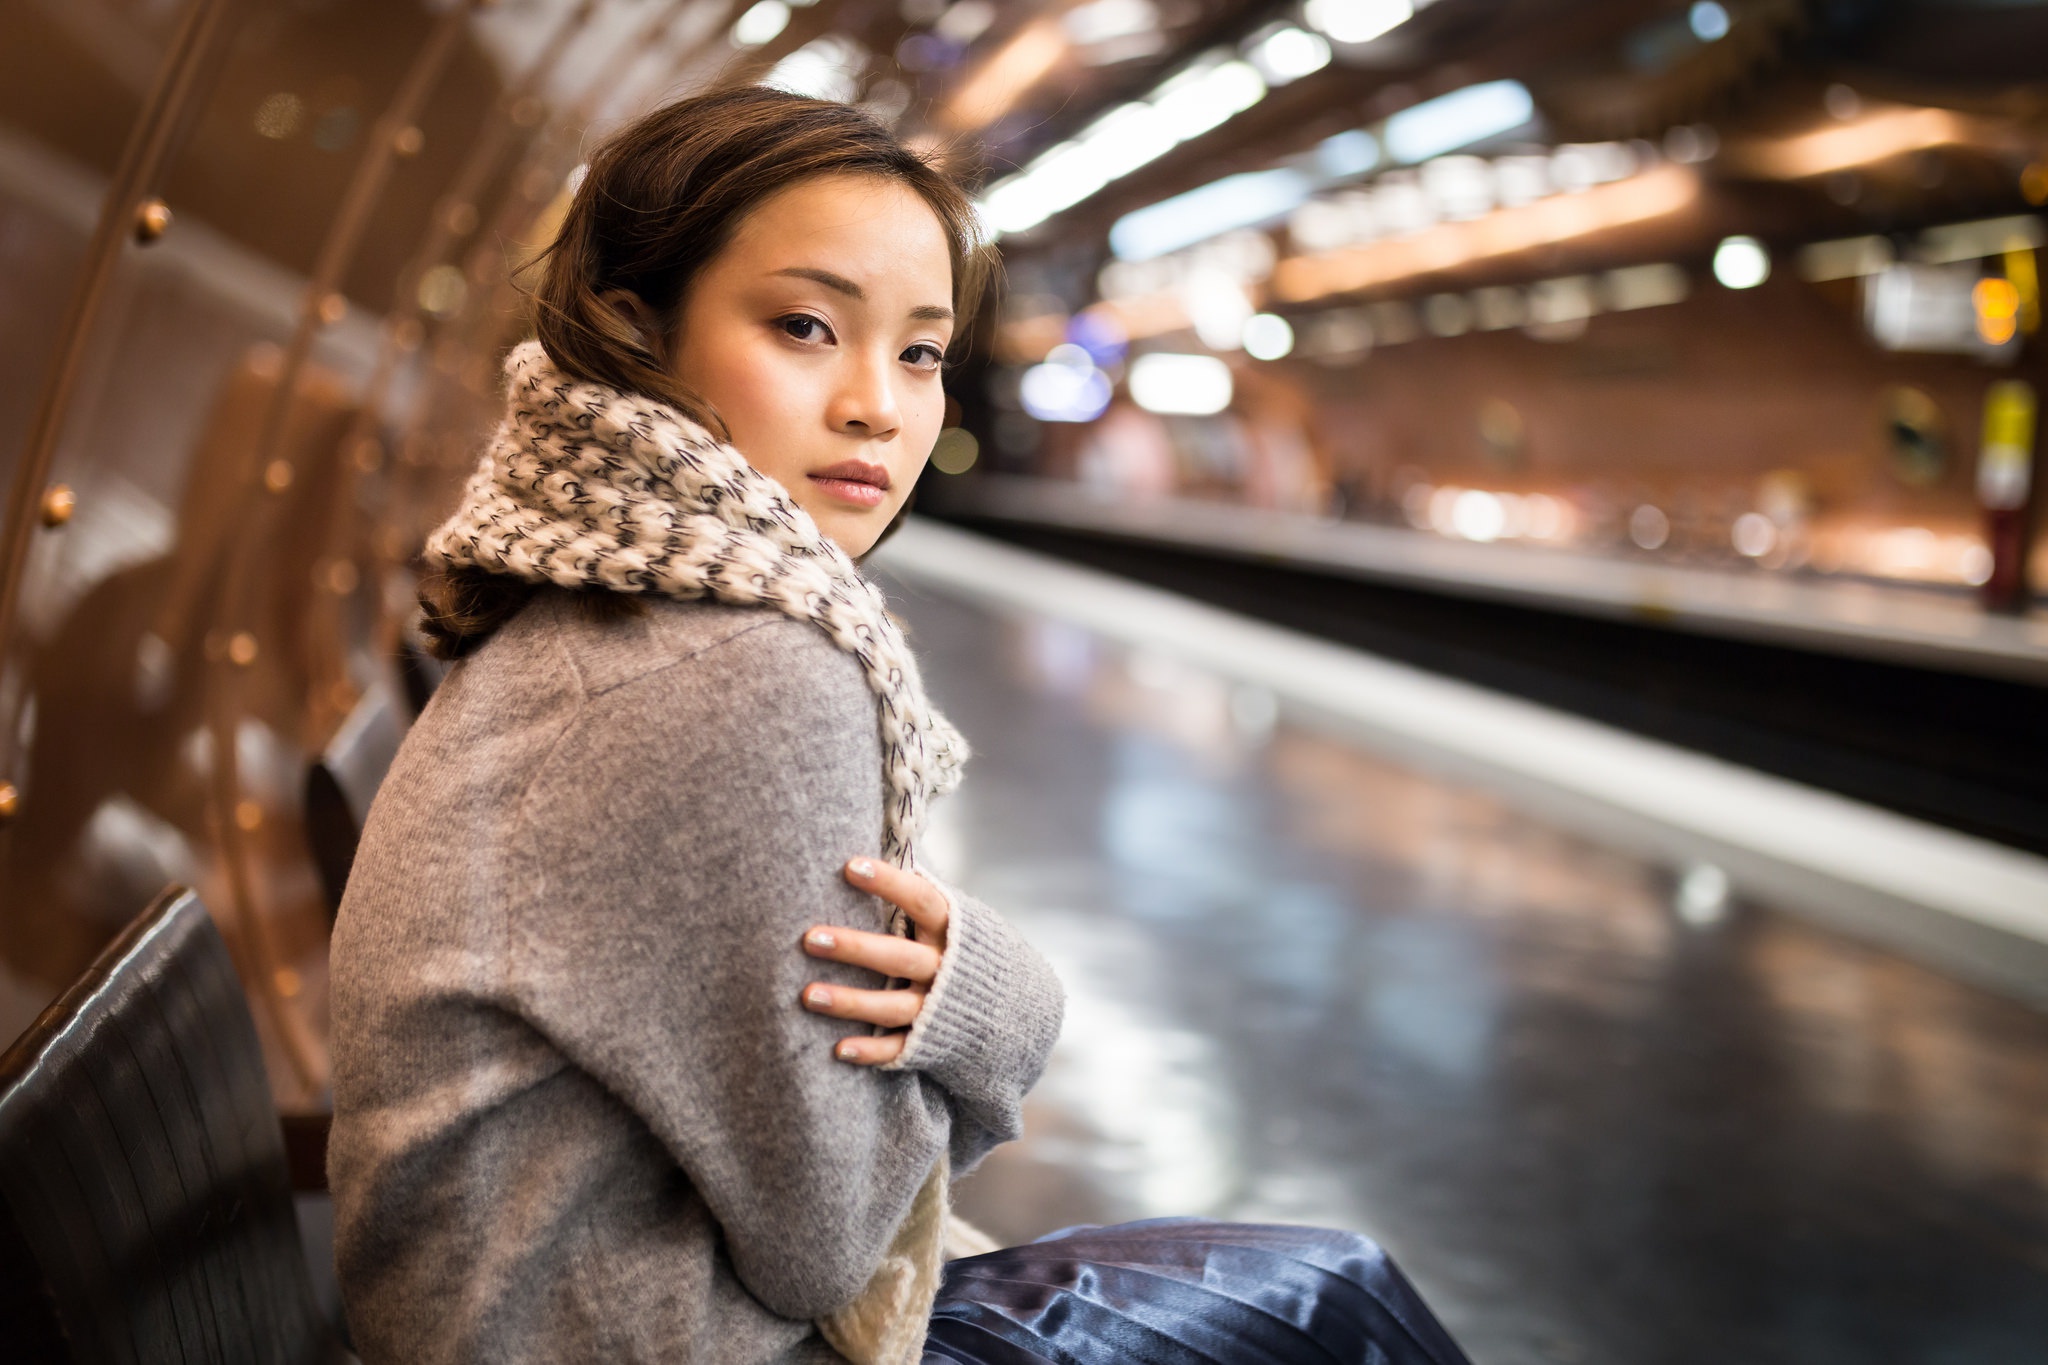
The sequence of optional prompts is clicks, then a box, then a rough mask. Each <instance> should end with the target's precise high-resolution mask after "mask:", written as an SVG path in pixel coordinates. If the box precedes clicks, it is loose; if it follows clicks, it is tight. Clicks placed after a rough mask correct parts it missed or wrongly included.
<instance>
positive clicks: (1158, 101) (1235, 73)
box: [980, 56, 1266, 237]
mask: <svg viewBox="0 0 2048 1365" xmlns="http://www.w3.org/2000/svg"><path fill="white" fill-rule="evenodd" d="M1265 95H1266V81H1265V78H1264V77H1262V76H1261V75H1259V73H1258V70H1257V68H1255V67H1253V66H1252V65H1251V64H1250V63H1249V62H1243V61H1237V60H1234V59H1229V60H1219V59H1216V58H1214V57H1213V56H1212V57H1211V58H1209V59H1205V60H1203V61H1199V62H1196V63H1195V64H1193V65H1192V66H1190V67H1188V68H1187V69H1185V70H1183V71H1181V72H1180V73H1179V74H1177V75H1175V76H1174V77H1173V78H1172V79H1170V80H1167V81H1165V82H1163V83H1162V84H1160V86H1159V87H1158V88H1157V89H1156V90H1154V91H1153V92H1152V94H1151V96H1150V97H1149V98H1148V99H1146V100H1141V101H1134V102H1132V103H1129V104H1125V105H1121V106H1119V107H1118V108H1116V109H1113V110H1111V111H1110V112H1109V113H1108V114H1105V115H1104V116H1103V117H1101V118H1099V119H1097V120H1096V121H1095V122H1094V123H1092V124H1090V125H1089V126H1088V127H1087V128H1086V129H1084V130H1082V132H1081V133H1080V134H1079V135H1077V136H1076V137H1075V138H1074V139H1073V140H1072V141H1069V142H1063V143H1060V144H1059V145H1058V146H1056V147H1054V148H1052V149H1051V150H1049V151H1047V152H1046V153H1045V154H1043V155H1042V156H1040V157H1038V158H1037V159H1035V160H1034V161H1032V162H1031V164H1030V165H1028V166H1026V167H1025V168H1024V169H1023V170H1022V171H1020V172H1018V173H1017V174H1016V175H1013V176H1010V177H1008V178H1007V179H1005V180H1002V181H1000V182H998V183H997V184H996V185H995V186H994V187H993V188H992V189H990V190H989V192H988V194H987V195H986V196H985V197H984V198H983V199H982V201H981V206H980V207H981V212H982V216H983V218H984V220H986V222H987V223H988V225H989V227H990V228H991V229H992V230H993V233H994V235H995V236H998V237H1000V236H1002V235H1004V234H1006V233H1013V232H1024V231H1027V230H1029V229H1030V228H1033V227H1036V226H1037V225H1038V224H1040V223H1042V222H1044V221H1045V220H1046V219H1048V218H1050V217H1052V216H1053V215H1054V214H1056V213H1059V212H1060V211H1062V210H1064V209H1068V208H1071V207H1073V206H1074V205H1075V204H1078V203H1080V202H1081V201H1082V200H1083V199H1086V198H1087V197H1088V196H1089V195H1091V194H1094V193H1095V192H1096V191H1097V190H1099V189H1101V188H1102V187H1103V186H1104V185H1107V184H1109V183H1110V182H1111V181H1113V180H1118V179H1121V178H1122V177H1124V176H1126V175H1129V174H1130V173H1131V172H1132V171H1135V170H1137V169H1138V168H1139V167H1141V166H1144V165H1147V164H1149V163H1150V162H1152V161H1155V160H1157V159H1158V158H1159V157H1161V156H1164V155H1165V154H1166V153H1167V152H1170V151H1172V150H1173V149H1174V147H1176V146H1178V145H1179V144H1180V143H1182V142H1186V141H1187V140H1188V139H1190V138H1194V137H1199V136H1200V135H1201V134H1203V133H1206V132H1208V131H1209V130H1210V129H1211V128H1214V127H1216V126H1217V125H1218V124H1220V123H1223V122H1225V121H1227V120H1228V119H1229V118H1230V117H1231V116H1232V115H1234V114H1237V113H1241V112H1243V111H1244V110H1246V109H1249V108H1251V107H1252V106H1253V105H1255V104H1257V103H1258V102H1259V101H1260V100H1261V99H1264V98H1265Z"/></svg>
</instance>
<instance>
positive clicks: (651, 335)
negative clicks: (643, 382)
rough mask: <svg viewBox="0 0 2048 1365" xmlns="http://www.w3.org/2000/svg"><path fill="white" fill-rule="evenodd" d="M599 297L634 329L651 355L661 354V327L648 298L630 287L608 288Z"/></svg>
mask: <svg viewBox="0 0 2048 1365" xmlns="http://www.w3.org/2000/svg"><path fill="white" fill-rule="evenodd" d="M597 297H598V301H599V302H601V303H603V304H604V305H605V306H606V307H607V308H609V309H611V310H612V311H613V312H614V313H617V314H618V315H619V317H620V318H621V319H623V320H624V322H625V324H626V325H627V326H628V327H631V328H632V329H633V334H634V335H635V336H637V337H639V338H640V345H641V346H642V347H644V348H645V349H646V351H647V353H648V354H649V355H660V354H661V346H660V345H659V342H660V338H661V327H660V324H659V323H657V322H656V321H655V317H654V310H653V309H652V308H649V307H648V306H647V300H645V299H643V298H641V297H640V296H639V295H638V294H636V293H634V292H633V291H632V290H630V289H607V290H605V292H604V293H602V294H599V295H598V296H597Z"/></svg>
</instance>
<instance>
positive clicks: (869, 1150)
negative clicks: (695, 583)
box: [328, 590, 1061, 1365]
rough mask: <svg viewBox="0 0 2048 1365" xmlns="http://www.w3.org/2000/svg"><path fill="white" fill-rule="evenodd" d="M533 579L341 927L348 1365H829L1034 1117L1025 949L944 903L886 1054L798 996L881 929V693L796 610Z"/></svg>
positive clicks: (340, 1178)
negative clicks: (914, 1241) (945, 936)
mask: <svg viewBox="0 0 2048 1365" xmlns="http://www.w3.org/2000/svg"><path fill="white" fill-rule="evenodd" d="M647 606H648V610H647V611H646V612H645V613H643V614H641V615H638V616H633V617H627V618H625V619H623V620H614V621H607V622H602V623H600V622H596V621H592V620H590V619H587V618H586V616H585V615H584V613H583V612H582V611H581V610H580V609H579V608H578V607H577V605H576V604H575V603H574V602H573V601H572V600H571V599H570V598H569V597H568V595H567V594H564V593H560V592H556V591H552V590H551V591H548V592H545V593H543V594H542V595H541V596H540V597H539V598H538V599H537V600H536V601H535V603H534V604H533V605H532V606H530V607H529V608H528V609H527V610H525V611H524V612H522V613H521V614H520V615H519V617H517V618H516V619H515V620H514V621H513V622H512V623H511V624H509V625H508V626H506V627H505V628H504V629H503V630H502V631H501V632H500V633H499V634H498V635H497V636H496V637H494V638H493V639H492V640H491V641H490V642H489V643H487V644H486V645H485V646H484V647H483V648H482V649H481V650H479V651H478V653H477V654H476V655H475V656H473V657H472V658H470V659H469V660H467V661H465V662H464V663H463V664H461V665H460V666H459V667H457V668H456V669H455V670H454V671H453V672H452V673H451V674H450V676H449V678H448V680H447V681H446V682H445V683H444V684H443V685H442V687H441V690H440V692H439V693H438V694H437V695H436V696H435V698H434V701H433V703H432V705H430V706H429V707H428V708H427V711H426V713H425V714H424V715H423V716H422V717H421V718H420V720H419V722H418V724H417V725H415V726H414V728H413V730H412V733H411V734H410V735H409V736H408V738H407V739H406V742H405V745H404V747H403V749H402V750H401V751H400V753H399V756H398V760H397V762H396V764H395V765H394V766H393V769H392V771H391V773H390V775H389V777H388V778H387V779H386V780H385V783H384V786H383V789H382V790H381V791H380V792H379V794H378V797H377V801H376V805H375V807H374V808H373V809H372V811H371V813H370V819H369V824H368V828H367V829H366V830H365V831H364V836H363V843H362V848H361V851H360V852H359V854H358V855H357V859H356V864H355V869H354V872H353V873H352V875H351V877H350V881H349V888H348V895H347V897H346V899H345V901H344V902H343V905H342V909H341V916H340V920H339V923H338V925H337V928H336V931H335V935H334V947H333V1011H334V1076H335V1081H334V1094H335V1121H334V1130H333V1137H332V1142H331V1145H330V1148H329V1156H328V1173H329V1180H330V1183H331V1185H332V1187H333V1190H334V1195H335V1213H336V1262H337V1269H338V1271H339V1274H340V1278H341V1285H342V1290H343V1294H344V1297H345V1300H346V1304H347V1309H348V1317H349V1324H350V1327H351V1329H352V1330H353V1332H354V1335H355V1338H356V1344H357V1347H358V1349H359V1350H360V1351H361V1353H362V1356H363V1358H364V1360H365V1361H366V1362H370V1363H371V1365H376V1363H377V1362H384V1361H405V1362H442V1361H489V1362H512V1361H549V1362H568V1361H600V1360H602V1361H640V1360H647V1361H656V1360H660V1361H707V1362H709V1361H717V1362H734V1363H735V1365H737V1363H739V1362H749V1363H751V1362H768V1361H836V1360H838V1357H837V1355H836V1354H835V1353H833V1352H832V1351H831V1349H830V1348H829V1347H827V1346H826V1345H825V1344H824V1343H823V1341H822V1340H821V1339H820V1338H819V1337H818V1335H817V1334H816V1331H815V1329H814V1328H813V1326H812V1321H811V1320H812V1319H814V1318H817V1317H819V1316H821V1315H824V1314H826V1313H829V1312H831V1311H832V1310H834V1309H836V1308H838V1307H840V1306H841V1305H843V1304H844V1303H846V1302H848V1301H849V1300H851V1299H852V1298H853V1297H854V1296H855V1294H856V1293H858V1292H859V1291H860V1289H861V1288H862V1286H863V1285H864V1284H866V1282H867V1280H868V1277H869V1276H870V1275H871V1274H872V1273H873V1271H874V1270H875V1267H876V1266H877V1264H878V1263H879V1262H880V1259H881V1257H882V1254H883V1252H884V1251H885V1250H886V1249H887V1247H888V1244H889V1240H890V1236H891V1234H892V1232H893V1231H894V1229H895V1227H896V1224H897V1223H898V1221H899V1220H900V1219H901V1217H902V1215H903V1213H904V1211H905V1210H906V1209H907V1208H908V1207H909V1204H910V1201H911V1198H912V1196H913V1195H914V1194H915V1193H916V1192H917V1189H918V1186H919V1184H920V1182H921V1181H922V1180H923V1178H924V1176H925V1174H926V1172H927V1171H929V1170H930V1168H931V1166H932V1164H933V1162H934V1161H935V1160H936V1159H937V1157H938V1155H939V1153H940V1151H941V1149H942V1148H946V1149H949V1150H950V1153H951V1157H952V1162H953V1169H954V1171H955V1172H956V1173H958V1172H964V1171H965V1170H967V1169H968V1168H970V1167H971V1166H972V1165H973V1164H974V1163H975V1162H976V1161H978V1160H979V1159H980V1158H981V1157H982V1156H983V1155H984V1154H985V1153H987V1151H988V1150H989V1149H990V1148H992V1147H993V1146H995V1145H996V1144H997V1143H1000V1142H1003V1141H1006V1140H1008V1139H1010V1138H1013V1137H1015V1136H1017V1134H1018V1132H1019V1131H1020V1119H1019V1106H1020V1104H1021V1102H1022V1099H1023V1095H1024V1092H1025V1091H1026V1090H1027V1089H1028V1088H1029V1087H1030V1085H1031V1083H1032V1082H1033V1081H1034V1080H1036V1078H1037V1076H1038V1073H1039V1071H1040V1069H1041V1068H1042V1067H1043V1066H1044V1063H1045V1059H1046V1056H1047V1054H1048V1053H1049V1052H1050V1050H1051V1048H1052V1044H1053V1041H1054V1039H1055V1038H1056V1037H1057V1035H1058V1032H1059V1023H1060V1012H1061V994H1060V988H1059V984H1058V982H1057V981H1056V980H1055V978H1054V977H1053V975H1052V972H1051V970H1050V969H1049V968H1048V967H1047V966H1046V964H1045V962H1044V961H1043V960H1042V959H1041V958H1040V957H1039V956H1038V955H1037V954H1036V953H1035V952H1034V951H1032V949H1031V948H1030V947H1029V946H1028V945H1026V944H1025V943H1024V942H1023V941H1022V940H1021V939H1020V938H1019V937H1018V936H1017V935H1016V933H1015V932H1014V931H1013V930H1011V929H1010V927H1009V926H1008V925H1007V924H1006V923H1005V922H1004V921H1003V920H1002V919H1001V918H1000V917H999V916H998V915H996V914H995V912H993V911H992V910H990V909H988V908H987V907H985V906H983V905H981V904H979V903H978V902H976V901H975V900H973V899H972V898H970V897H967V896H965V895H961V894H959V893H957V892H953V893H951V894H952V896H953V902H954V915H953V924H952V929H951V933H950V942H949V946H948V950H947V953H946V956H945V959H944V964H943V966H942V968H941V971H940V976H939V979H938V981H937V982H936V983H935V986H934V989H933V991H932V994H931V995H930V997H929V998H928V999H927V1001H926V1004H925V1008H924V1012H923V1015H922V1016H921V1018H920V1020H919V1022H918V1024H917V1026H916V1028H915V1029H914V1030H913V1032H912V1035H911V1038H910V1041H909V1046H908V1047H907V1049H906V1051H905V1053H904V1060H903V1064H902V1067H901V1069H898V1070H892V1071H878V1070H872V1069H866V1068H857V1067H853V1066H849V1065H847V1064H845V1063H843V1062H839V1061H836V1060H834V1059H833V1057H832V1056H831V1045H832V1043H833V1041H834V1040H835V1039H836V1038H838V1037H839V1036H841V1035H842V1034H844V1033H846V1032H850V1031H852V1028H853V1026H849V1025H847V1024H846V1023H844V1022H843V1021H838V1020H831V1019H826V1018H823V1017H820V1016H817V1015H813V1014H810V1013H808V1012H806V1011H805V1010H803V1009H802V1008H801V1007H800V1006H799V1005H798V1003H797V1000H798V992H799V990H800V989H801V987H802V986H803V984H804V983H805V982H807V981H810V980H814V979H818V980H826V981H834V982H845V983H849V984H860V985H875V984H878V983H877V981H876V979H875V978H874V977H873V976H872V975H870V974H868V973H863V972H859V971H856V970H854V969H851V968H846V967H841V966H838V965H835V964H830V963H822V962H819V961H817V960H815V959H812V958H810V957H808V956H806V955H805V954H804V953H803V952H802V951H801V950H800V949H799V947H798V938H799V935H800V934H801V933H802V931H803V930H804V929H806V928H808V927H809V926H810V925H812V924H816V923H827V924H838V925H848V926H853V927H857V928H867V929H880V928H882V927H883V925H884V922H885V918H886V913H885V912H886V907H885V906H884V905H883V904H882V903H881V902H880V901H878V900H875V899H873V898H871V897H868V896H865V895H862V894H860V893H858V892H856V891H854V890H853V889H852V888H851V887H849V886H848V885H847V884H846V883H845V881H844V880H843V879H842V878H841V876H840V868H841V866H842V865H843V863H844V862H845V860H846V859H847V858H849V857H851V856H853V855H855V854H862V853H868V854H872V853H873V852H874V851H875V849H876V843H877V840H878V838H879V836H880V830H881V824H882V790H883V789H882V778H881V750H880V741H879V737H878V731H877V725H876V713H875V701H874V697H873V695H872V694H871V693H870V692H869V691H868V689H867V687H866V685H865V683H864V681H863V678H862V675H861V671H860V668H859V665H858V664H857V663H856V662H855V661H854V659H853V658H852V657H851V656H849V655H847V654H845V653H842V652H841V651H840V650H839V649H838V648H836V647H835V646H834V645H833V644H832V642H831V641H830V640H829V639H828V638H827V637H826V635H825V634H824V632H823V631H821V630H819V629H818V628H817V627H816V626H814V625H810V624H807V623H803V622H799V621H795V620H792V619H790V618H788V617H786V616H783V615H781V614H779V613H777V612H775V611H772V610H766V609H741V608H733V607H727V606H721V605H715V604H710V603H702V602H676V601H670V600H666V599H649V600H648V603H647Z"/></svg>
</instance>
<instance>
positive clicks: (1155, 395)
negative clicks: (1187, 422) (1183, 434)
mask: <svg viewBox="0 0 2048 1365" xmlns="http://www.w3.org/2000/svg"><path fill="white" fill-rule="evenodd" d="M1130 385H1131V401H1132V402H1134V403H1136V404H1137V405H1138V406H1139V407H1141V408H1143V409H1145V411H1147V412H1158V413H1167V414H1174V415H1181V416H1188V417H1210V416H1214V415H1215V414H1216V413H1219V412H1221V411H1223V410H1224V409H1225V408H1227V407H1229V406H1230V395H1231V385H1230V367H1229V366H1228V365H1226V364H1224V363H1223V362H1222V361H1220V360H1218V359H1217V358H1216V357H1215V356H1212V355H1171V354H1168V353H1166V352H1163V351H1155V352H1153V353H1152V354H1150V355H1141V356H1139V357H1138V358H1137V359H1136V360H1134V361H1132V362H1131V378H1130Z"/></svg>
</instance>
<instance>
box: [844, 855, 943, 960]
mask: <svg viewBox="0 0 2048 1365" xmlns="http://www.w3.org/2000/svg"><path fill="white" fill-rule="evenodd" d="M846 880H848V881H849V882H852V883H853V884H854V885H855V886H857V887H859V888H860V889H861V890H863V891H869V892H873V893H874V894H875V895H877V896H880V897H881V898H882V899H883V900H885V901H887V902H889V903H890V904H891V905H893V906H896V907H897V908H898V909H900V910H902V911H903V913H904V914H906V915H908V916H910V922H911V923H912V924H915V925H916V926H917V927H918V928H920V929H922V930H924V931H925V933H924V934H923V935H920V937H927V936H928V937H929V938H931V939H934V940H937V941H939V942H944V941H945V937H946V921H947V920H948V919H950V918H951V917H952V907H951V906H950V905H948V904H947V902H946V893H945V892H943V891H941V890H939V888H938V887H936V886H934V885H932V883H931V882H930V881H929V880H927V879H926V878H924V877H921V876H919V875H918V874H917V873H915V872H906V871H904V870H903V869H902V868H900V867H897V866H895V865H894V864H891V863H885V862H883V861H882V860H881V859H880V858H850V859H848V860H847V863H846Z"/></svg>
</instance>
